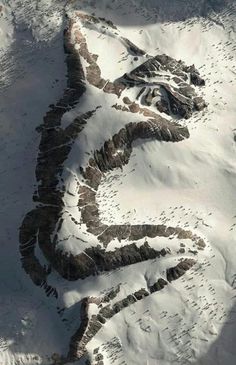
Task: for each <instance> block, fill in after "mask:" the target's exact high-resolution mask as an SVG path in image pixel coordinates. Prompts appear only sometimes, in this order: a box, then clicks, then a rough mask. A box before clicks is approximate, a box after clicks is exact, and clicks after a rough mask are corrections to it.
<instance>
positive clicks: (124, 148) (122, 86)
mask: <svg viewBox="0 0 236 365" xmlns="http://www.w3.org/2000/svg"><path fill="white" fill-rule="evenodd" d="M86 27H87V28H88V29H90V28H91V27H98V29H100V28H101V27H103V28H104V27H106V28H107V29H108V33H109V34H110V36H111V37H114V38H115V39H117V40H118V41H119V42H121V43H122V44H123V45H125V47H126V48H127V51H128V52H131V53H132V54H133V55H134V57H146V58H147V59H148V60H147V61H145V60H144V62H142V63H140V65H139V66H138V67H136V68H134V69H133V70H131V72H130V73H129V74H125V75H123V76H121V77H118V78H117V79H116V80H114V81H111V80H109V79H104V78H103V77H102V71H103V70H102V69H101V68H100V66H99V64H98V60H99V57H98V55H96V54H93V53H91V52H90V50H89V47H88V44H87V41H86V29H87V28H86ZM99 27H100V28H99ZM64 49H65V53H66V61H67V69H68V72H67V77H68V82H67V88H66V90H65V91H64V94H63V96H62V98H61V99H60V100H59V102H58V103H57V104H56V105H51V106H50V110H49V111H48V112H47V114H46V115H45V117H44V123H43V124H42V125H41V126H40V127H39V128H38V131H39V133H41V142H40V146H39V155H38V160H37V166H36V178H37V181H38V188H37V191H35V193H34V196H33V200H34V202H35V203H36V207H35V209H33V210H32V211H30V212H29V213H28V214H27V215H26V216H25V218H24V220H23V223H22V225H21V227H20V253H21V260H22V266H23V268H24V270H25V271H26V273H27V274H28V275H29V276H30V277H31V279H32V281H33V282H34V283H35V284H36V285H38V286H41V287H43V288H44V290H45V292H46V294H47V296H50V295H54V296H55V297H56V298H57V297H58V292H57V289H56V288H54V287H53V286H51V285H49V284H48V278H49V277H50V273H51V272H52V271H53V270H55V271H56V272H58V273H59V274H60V275H61V276H62V277H63V278H64V279H66V280H69V281H75V280H78V279H85V278H88V277H90V276H92V275H93V276H95V275H96V276H97V275H100V274H101V273H103V272H111V271H113V270H116V269H118V268H121V267H126V266H130V267H131V265H132V266H133V267H135V266H134V265H135V264H137V263H141V262H145V261H148V260H149V261H150V260H155V263H154V264H155V265H158V260H159V259H160V258H165V257H171V255H172V251H171V249H170V248H169V247H167V246H165V244H164V243H163V245H162V248H161V249H158V248H156V247H155V245H154V246H153V247H152V239H154V238H157V237H159V238H163V239H164V238H170V239H173V238H176V239H177V240H181V241H186V245H187V246H189V251H188V253H186V254H185V255H182V254H181V253H183V252H185V250H183V249H182V251H181V250H179V252H178V257H179V259H180V262H179V263H178V264H177V265H176V266H174V267H172V266H168V264H167V268H166V270H165V279H163V278H158V280H157V281H156V282H155V283H153V284H152V285H149V286H148V287H147V288H146V289H144V288H140V290H138V291H136V292H134V293H132V294H130V295H128V296H127V297H125V298H123V299H121V300H119V301H117V302H114V303H113V304H111V300H114V298H115V297H116V295H117V293H118V292H119V291H118V292H116V293H113V294H112V292H111V293H110V296H108V297H103V298H100V297H96V298H95V297H94V298H93V297H85V298H84V299H83V300H82V301H81V311H80V320H81V324H80V327H79V328H78V330H77V331H76V332H75V334H74V336H72V338H71V342H70V349H69V352H68V356H67V357H66V358H65V357H64V358H63V357H62V358H61V359H60V361H61V363H66V362H68V361H74V360H76V359H80V358H84V356H85V355H86V351H87V350H86V345H87V344H88V342H89V341H90V340H91V339H92V338H93V337H94V336H95V334H96V333H97V332H98V331H99V330H100V329H101V327H102V326H103V325H104V323H105V322H106V321H108V320H109V319H110V318H111V317H113V316H115V314H116V313H118V312H120V311H121V310H122V309H123V308H126V307H128V306H132V305H133V304H134V303H136V302H137V301H140V300H142V299H143V298H145V297H147V296H149V295H151V294H152V293H154V292H157V291H159V290H161V289H163V288H164V287H165V286H166V285H167V284H168V282H172V281H173V280H176V279H178V278H179V277H181V276H182V275H184V274H185V272H186V271H188V270H189V269H191V268H192V266H193V265H194V264H195V263H196V260H197V256H196V255H197V253H198V251H200V250H203V249H204V247H205V242H204V240H203V239H202V238H201V237H200V236H198V235H196V234H195V233H194V232H192V231H191V230H187V229H183V228H181V227H180V226H176V225H173V226H171V225H165V224H153V223H146V224H132V223H126V224H119V223H117V224H110V225H109V224H107V223H105V222H103V220H102V218H101V214H100V207H99V204H98V199H97V193H98V190H99V188H100V185H101V184H102V181H103V179H104V178H105V176H106V175H107V174H108V173H110V172H112V171H116V170H118V169H120V170H122V169H123V167H124V166H126V165H128V164H129V161H130V158H131V156H132V153H133V145H134V143H137V142H139V143H141V144H142V143H143V142H144V141H151V140H155V141H157V143H181V141H184V140H185V139H187V138H189V131H188V128H187V127H186V126H183V125H181V118H182V117H183V118H189V117H190V115H191V114H192V113H194V112H196V111H198V110H201V109H203V108H205V107H206V104H205V102H204V100H203V99H202V98H200V97H198V96H197V94H196V91H195V89H194V88H193V87H192V86H190V84H191V83H192V84H194V85H195V86H196V87H200V86H201V85H204V83H205V82H204V80H203V79H202V78H201V77H200V74H199V73H198V71H197V70H196V68H195V67H194V66H191V67H187V66H186V65H185V64H184V63H183V62H181V61H176V60H174V59H173V58H170V57H168V56H166V55H160V56H159V55H157V56H155V57H154V58H153V57H151V56H149V55H146V54H145V52H144V51H143V50H141V49H140V48H139V47H137V46H135V45H134V44H133V43H132V42H131V41H130V40H128V39H127V38H124V37H121V36H120V35H119V33H118V30H117V28H116V26H115V25H114V24H113V23H111V22H109V21H107V20H105V19H103V18H95V17H94V16H88V15H84V14H81V13H76V14H75V16H74V18H73V19H71V20H70V22H69V25H68V28H67V29H66V30H65V32H64ZM131 89H132V90H134V89H135V92H136V96H137V97H136V99H135V100H134V99H132V95H133V94H132V93H130V90H131ZM147 89H148V91H147ZM163 89H164V90H165V95H164V94H163V91H162V90H163ZM150 90H151V96H150ZM141 91H142V92H141ZM89 92H92V93H94V98H95V99H94V100H93V98H92V97H91V96H89ZM132 92H133V91H132ZM140 92H141V93H140ZM142 93H147V94H146V96H145V97H144V99H140V95H141V94H142ZM87 98H89V99H87ZM165 106H166V109H165ZM161 108H162V113H160V109H161ZM102 113H103V114H102ZM106 113H108V114H109V115H110V116H111V120H110V124H111V125H112V123H113V120H112V116H113V115H114V117H115V116H117V115H119V119H120V124H119V125H118V126H116V127H115V129H114V128H113V127H112V128H111V131H113V132H111V137H110V138H109V139H106V137H104V138H103V141H102V142H101V141H96V136H95V143H94V145H93V149H92V150H91V151H90V153H87V152H86V153H85V151H80V152H81V153H82V154H83V156H78V155H77V154H76V153H75V152H74V148H75V146H76V145H77V144H79V143H80V140H79V138H88V139H89V135H87V134H86V133H87V132H86V128H87V126H88V125H89V124H90V123H96V122H97V123H99V118H103V117H104V115H105V114H106ZM170 114H173V117H174V118H175V119H174V120H171V119H170V117H169V115H170ZM65 118H68V121H67V124H66V125H64V124H63V123H65ZM114 130H116V132H115V133H114ZM104 135H106V133H105V134H104ZM85 155H88V156H87V157H85ZM157 158H158V157H157ZM68 161H69V162H68ZM71 161H72V163H73V165H76V166H77V167H76V169H75V171H76V176H74V177H73V178H74V179H75V182H76V193H75V194H74V193H70V192H69V190H68V188H67V183H68V181H67V180H66V177H67V178H68V175H66V172H67V171H69V170H70V165H71ZM80 161H83V162H80ZM74 175H75V174H74ZM68 196H71V197H72V199H73V202H75V206H74V208H76V210H77V214H76V215H74V216H73V215H72V214H70V216H71V220H72V221H73V222H74V230H73V232H71V235H69V237H68V238H66V239H64V238H63V235H64V233H63V232H64V230H66V226H67V221H66V220H65V215H66V214H67V212H68V210H70V207H69V205H68V203H67V199H68ZM73 204H74V203H73ZM84 226H85V227H86V232H87V233H86V234H87V235H88V237H89V240H87V239H85V235H84V233H82V230H81V229H82V227H84ZM74 232H76V239H77V242H78V248H77V251H78V252H77V253H74V252H70V249H69V248H67V249H65V250H64V249H62V248H60V242H61V241H62V240H64V241H66V242H67V243H68V244H69V245H70V237H71V236H74V235H75V234H74ZM149 239H150V242H149ZM112 242H116V247H115V249H111V248H110V245H111V243H112ZM117 243H118V245H117ZM37 245H38V246H39V248H40V250H41V252H42V253H43V255H44V257H45V258H46V260H47V262H48V265H42V264H41V262H40V259H39V258H38V257H37V254H36V246H37ZM68 247H69V246H68ZM193 247H195V251H191V248H193ZM191 252H192V253H191ZM193 257H194V258H193ZM154 264H153V265H154ZM91 303H92V304H96V305H97V306H98V307H99V308H100V310H99V311H98V313H97V315H96V316H92V317H91V318H90V315H89V306H90V304H91ZM107 303H108V304H107Z"/></svg>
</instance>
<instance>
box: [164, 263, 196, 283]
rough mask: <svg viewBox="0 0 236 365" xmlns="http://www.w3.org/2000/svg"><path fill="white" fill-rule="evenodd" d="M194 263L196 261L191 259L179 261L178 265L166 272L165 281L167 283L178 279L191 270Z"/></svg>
mask: <svg viewBox="0 0 236 365" xmlns="http://www.w3.org/2000/svg"><path fill="white" fill-rule="evenodd" d="M195 263H196V261H195V260H193V259H185V260H183V261H181V262H180V263H179V264H178V265H176V266H174V267H171V268H170V269H168V270H167V272H166V277H167V280H168V281H169V282H171V281H173V280H176V279H178V278H180V277H181V276H183V275H184V274H185V272H186V271H187V270H189V269H191V267H192V266H193V265H194V264H195Z"/></svg>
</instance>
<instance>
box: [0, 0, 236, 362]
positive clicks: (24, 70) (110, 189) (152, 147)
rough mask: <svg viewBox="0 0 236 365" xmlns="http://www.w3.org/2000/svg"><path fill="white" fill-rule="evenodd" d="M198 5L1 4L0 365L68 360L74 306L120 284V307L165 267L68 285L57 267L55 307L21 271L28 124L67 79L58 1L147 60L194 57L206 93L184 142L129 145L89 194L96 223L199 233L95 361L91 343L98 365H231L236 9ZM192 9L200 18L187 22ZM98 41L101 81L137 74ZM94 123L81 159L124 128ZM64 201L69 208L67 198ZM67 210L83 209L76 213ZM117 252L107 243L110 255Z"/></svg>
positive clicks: (30, 164)
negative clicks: (195, 245)
mask: <svg viewBox="0 0 236 365" xmlns="http://www.w3.org/2000/svg"><path fill="white" fill-rule="evenodd" d="M204 3H206V2H204V1H200V2H199V3H198V2H191V1H177V0H176V1H174V0H173V1H166V2H165V4H164V5H163V6H162V2H161V1H80V2H79V1H78V2H76V1H67V2H66V1H65V2H63V1H46V0H44V1H26V0H25V1H6V0H5V1H4V2H3V3H2V5H3V8H2V12H1V14H2V15H1V17H0V66H1V69H0V70H1V71H0V85H1V90H0V91H1V97H0V128H1V129H0V131H1V145H0V151H1V154H0V161H1V162H0V176H1V178H0V186H1V190H0V191H1V192H0V200H1V206H0V217H1V230H0V237H1V255H0V277H1V283H0V293H1V295H0V304H1V305H0V308H1V310H0V337H1V338H0V350H1V352H0V364H3V365H13V364H14V365H18V364H22V365H26V364H27V365H35V364H43V365H47V364H50V363H51V360H50V357H51V355H52V354H53V353H55V352H56V353H59V354H63V353H66V352H67V348H68V343H69V339H70V336H71V335H72V334H73V333H74V331H75V329H76V328H77V326H78V324H79V305H78V302H79V300H81V299H82V298H83V297H84V296H87V295H94V296H96V295H100V294H101V293H102V292H103V291H104V290H105V289H108V288H111V287H116V286H117V285H118V284H119V283H122V286H121V291H120V293H119V296H118V299H119V298H120V299H121V298H123V297H125V296H126V295H128V294H129V293H132V292H134V291H135V290H138V289H140V288H141V287H145V286H146V285H147V282H149V281H150V282H152V281H153V280H154V278H155V277H160V276H161V275H162V270H163V267H165V265H166V260H167V259H166V258H165V259H163V261H164V260H165V262H163V263H162V262H161V261H160V262H158V264H156V265H155V264H153V265H151V264H150V262H149V263H145V262H143V263H141V264H136V265H134V266H133V267H126V268H124V269H122V270H119V271H115V272H111V273H109V274H104V275H100V276H98V277H92V278H87V279H86V280H83V281H77V282H71V283H68V282H67V281H65V280H62V279H61V278H60V277H59V276H58V275H57V274H55V273H53V274H52V276H51V279H50V280H51V283H52V284H53V285H55V286H56V287H57V289H58V291H59V300H58V302H55V301H54V300H53V299H51V298H46V297H45V294H44V292H43V291H42V289H40V288H37V287H35V286H33V284H32V283H31V281H30V279H29V278H28V277H27V276H26V274H25V272H24V271H23V270H22V269H21V262H20V256H19V253H18V227H19V225H20V224H21V221H22V218H23V216H24V215H25V213H26V212H27V211H29V210H30V209H31V207H32V199H31V197H32V194H33V191H34V185H35V184H36V181H35V179H34V170H35V166H36V158H37V151H38V143H39V135H38V133H37V132H36V131H35V128H36V127H37V126H38V125H40V124H41V123H42V121H43V116H44V115H45V113H46V111H47V109H48V105H49V104H51V103H55V102H56V101H57V100H58V99H59V98H60V96H61V94H62V92H63V89H64V87H65V82H66V81H65V77H66V69H65V64H64V54H63V45H62V31H63V23H64V9H65V7H66V11H68V12H69V13H70V14H72V13H73V11H74V10H75V9H76V10H83V11H86V12H88V13H92V12H94V13H95V14H96V15H98V16H106V18H108V19H111V20H112V21H113V22H114V24H116V25H117V27H118V31H119V32H120V34H121V35H123V36H128V38H129V39H130V40H132V41H133V42H134V43H135V44H137V45H138V46H139V47H141V48H143V49H145V51H146V52H147V53H148V54H150V55H155V54H156V53H160V54H162V53H166V54H168V55H170V56H172V57H174V58H176V59H182V60H183V61H185V62H186V64H193V63H194V64H195V65H196V67H197V68H198V69H199V70H200V71H201V74H202V76H204V77H205V79H206V81H207V83H206V87H204V88H203V89H202V94H203V96H204V98H205V100H206V101H207V102H208V103H209V106H208V108H207V110H205V111H204V112H201V113H200V114H197V115H196V116H195V115H193V117H192V118H191V119H189V120H187V121H185V122H184V123H186V125H187V127H188V129H189V131H190V138H189V139H187V140H185V141H183V142H179V143H175V144H169V143H158V142H156V141H152V142H151V141H148V142H145V143H144V144H142V145H139V144H136V145H134V148H133V154H132V156H131V159H130V162H129V164H128V165H127V166H125V167H124V169H123V171H122V172H120V171H114V172H111V173H110V175H109V174H107V175H106V179H104V181H103V183H102V184H101V185H100V188H99V192H98V197H99V207H100V212H101V216H102V218H103V221H104V222H105V223H108V224H112V223H115V224H123V223H126V222H129V223H132V224H141V223H150V222H151V223H153V224H154V223H155V224H158V223H164V224H170V225H172V226H174V225H179V226H180V227H183V228H187V229H191V230H192V231H193V232H195V233H196V234H198V235H201V236H202V237H204V238H205V240H206V243H207V247H206V249H205V250H204V251H202V252H200V253H199V254H198V257H197V264H196V265H195V266H194V267H193V268H192V269H191V270H190V271H189V272H187V273H186V274H185V276H183V277H182V278H181V279H179V280H178V281H175V282H173V283H172V284H169V285H168V287H166V288H165V289H163V290H162V291H160V292H159V293H156V294H153V295H151V296H149V297H147V298H145V299H143V300H142V301H140V302H137V303H136V304H134V305H132V306H130V307H129V308H127V309H125V310H123V311H121V312H120V313H119V314H117V315H116V316H114V317H113V318H112V319H111V320H110V321H108V322H107V323H106V324H105V325H104V326H103V328H102V329H101V330H100V331H99V332H98V333H97V334H96V336H95V337H94V339H93V340H92V341H91V342H89V345H88V349H89V350H91V353H92V352H93V349H94V348H96V347H99V348H100V352H101V353H102V354H103V356H104V364H105V365H111V364H114V365H118V364H128V365H133V364H137V365H139V364H140V365H141V364H142V365H143V364H149V365H155V364H158V365H170V364H181V365H182V364H189V363H192V364H197V365H200V364H204V365H211V364H212V365H213V364H220V365H222V364H224V365H231V364H232V365H235V363H236V350H235V340H236V338H235V333H236V331H235V321H236V316H235V300H236V294H235V290H234V278H235V275H236V264H235V262H236V239H235V227H236V204H235V202H236V199H235V198H234V197H235V191H236V189H235V188H236V180H235V173H236V163H235V152H236V144H235V143H236V142H235V140H234V133H235V130H236V104H235V93H236V62H235V52H236V42H235V20H236V19H235V18H236V9H235V7H234V2H231V3H226V4H223V2H222V3H221V2H218V3H221V4H220V5H222V6H220V5H219V6H216V5H215V7H214V12H210V10H209V11H208V7H207V6H206V5H205V6H204ZM212 3H213V2H212ZM90 5H91V6H90ZM180 9H184V10H183V11H181V10H180ZM200 9H201V11H200ZM199 14H200V15H204V17H197V16H195V15H199ZM96 37H97V36H96V34H95V32H93V31H92V30H91V31H89V32H88V46H90V47H91V50H92V52H94V53H96V54H98V55H99V57H98V65H99V66H100V68H101V69H102V72H103V76H104V77H105V78H110V79H115V78H117V77H118V76H119V75H121V74H123V73H124V72H126V71H128V70H130V69H132V68H133V67H134V64H133V62H134V61H133V58H132V57H130V56H128V55H126V54H123V53H122V52H123V49H119V46H118V45H117V44H116V41H115V40H114V42H113V41H112V39H110V38H108V37H105V36H104V37H103V36H101V37H100V38H99V39H97V38H96ZM103 38H104V39H103ZM107 39H109V41H107ZM108 49H109V57H108V52H107V50H108ZM107 97H108V98H109V97H110V98H112V96H107ZM91 98H96V95H90V96H88V101H86V103H87V104H86V105H85V106H84V107H85V108H87V109H89V100H90V99H91ZM93 102H94V99H93ZM81 104H82V103H81ZM129 118H130V119H131V118H132V116H129ZM68 121H69V116H68V120H66V116H64V121H63V122H64V123H65V125H66V123H67V122H68ZM90 123H92V119H91V120H89V121H88V125H87V126H86V129H85V131H84V133H85V134H86V135H87V136H88V144H87V145H86V144H84V145H83V144H82V147H81V148H84V152H86V151H87V150H86V148H88V150H89V152H90V150H91V149H93V148H97V147H99V146H100V144H101V143H103V140H102V138H104V140H105V139H106V138H107V137H109V136H110V135H113V134H114V133H115V132H116V130H118V129H119V128H120V127H121V125H120V124H119V123H120V122H119V121H116V124H115V123H114V119H113V120H112V119H109V118H108V116H107V119H104V115H101V118H100V123H101V124H100V126H97V127H96V128H93V126H92V125H90ZM109 123H111V125H109ZM112 123H113V124H112ZM101 128H104V131H103V133H101ZM106 133H107V136H106ZM80 138H81V139H82V135H81V137H80ZM81 143H82V142H81ZM80 146H81V145H80ZM83 146H84V147H83ZM73 156H74V155H73V150H72V151H71V155H70V156H69V159H68V161H67V162H66V166H65V168H68V169H70V170H71V169H73V163H72V162H73ZM80 158H86V155H85V157H80ZM71 159H72V160H71ZM67 171H68V170H67ZM68 186H69V187H70V188H72V189H73V186H74V181H73V175H72V174H68ZM70 204H71V206H73V199H72V200H71V201H70ZM71 214H72V215H73V214H78V211H77V210H76V211H75V210H73V208H71ZM69 224H70V223H69V221H68V230H69V231H71V230H73V227H72V226H69ZM166 241H169V242H166ZM70 245H71V246H70V249H71V250H72V251H73V250H75V251H76V250H77V248H76V242H72V241H70ZM112 245H113V246H115V245H116V242H115V243H112V244H111V247H110V249H113V248H114V247H113V246H112ZM154 245H155V247H157V248H159V247H166V246H168V247H171V250H172V251H173V252H175V245H176V249H177V242H175V240H168V239H166V238H165V239H164V238H158V239H153V246H154ZM67 248H68V247H67ZM170 260H171V264H173V262H177V261H175V260H176V258H175V256H174V254H173V256H172V257H171V258H170ZM57 305H58V306H59V307H60V308H62V307H65V308H66V309H65V311H64V313H63V315H58V313H57V308H56V306H57Z"/></svg>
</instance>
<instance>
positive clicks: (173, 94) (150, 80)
mask: <svg viewBox="0 0 236 365" xmlns="http://www.w3.org/2000/svg"><path fill="white" fill-rule="evenodd" d="M167 72H168V74H167ZM158 79H159V81H157V80H158ZM188 79H190V83H191V84H193V85H195V86H204V85H205V81H204V80H203V79H202V78H201V77H200V74H199V72H198V71H197V69H196V68H195V66H194V65H192V66H190V67H188V66H186V65H185V64H184V63H183V62H182V61H176V60H175V59H173V58H171V57H169V56H167V55H165V54H163V55H157V56H155V57H151V58H149V59H148V60H147V61H146V62H144V63H143V64H141V65H140V66H138V67H136V68H135V69H134V70H132V71H131V72H130V73H129V74H125V75H123V77H122V78H121V79H119V82H120V83H123V84H124V85H126V86H128V87H134V86H136V87H141V86H142V88H141V90H140V92H139V93H138V96H137V99H138V98H139V97H140V96H141V95H142V94H143V92H144V91H145V88H146V89H147V90H146V94H145V96H144V103H145V104H146V105H147V106H151V105H155V106H156V108H157V110H159V111H160V112H162V113H166V114H168V115H169V114H170V113H172V114H173V115H176V116H178V117H180V118H185V119H188V118H190V117H191V115H192V114H193V112H194V111H199V110H202V109H204V108H205V107H206V106H207V105H206V103H205V102H204V100H203V99H202V98H200V97H197V95H196V92H195V90H194V88H193V87H191V86H190V85H189V82H188ZM170 81H171V83H170ZM173 84H175V85H176V86H173ZM143 85H146V87H145V86H143ZM158 94H160V97H159V99H158V100H156V97H157V96H158ZM196 99H198V100H196Z"/></svg>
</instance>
